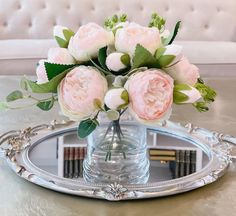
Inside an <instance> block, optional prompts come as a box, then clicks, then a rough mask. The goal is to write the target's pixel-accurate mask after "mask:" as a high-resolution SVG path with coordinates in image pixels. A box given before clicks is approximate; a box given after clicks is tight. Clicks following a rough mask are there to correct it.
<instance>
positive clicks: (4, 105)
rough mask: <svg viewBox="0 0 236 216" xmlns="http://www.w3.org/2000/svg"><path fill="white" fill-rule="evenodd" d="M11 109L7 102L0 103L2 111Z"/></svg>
mask: <svg viewBox="0 0 236 216" xmlns="http://www.w3.org/2000/svg"><path fill="white" fill-rule="evenodd" d="M8 109H9V107H8V105H7V103H6V102H0V111H6V110H8Z"/></svg>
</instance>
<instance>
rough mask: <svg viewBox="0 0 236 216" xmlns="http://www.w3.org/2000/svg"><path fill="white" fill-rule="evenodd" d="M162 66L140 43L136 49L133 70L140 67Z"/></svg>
mask: <svg viewBox="0 0 236 216" xmlns="http://www.w3.org/2000/svg"><path fill="white" fill-rule="evenodd" d="M143 66H146V67H153V68H160V65H159V64H158V62H157V59H156V58H155V57H154V56H153V55H152V54H151V53H150V52H149V51H148V50H147V49H145V48H144V47H143V46H141V45H140V44H138V45H137V46H136V49H135V53H134V58H133V66H132V68H131V69H132V70H133V69H135V68H139V67H143Z"/></svg>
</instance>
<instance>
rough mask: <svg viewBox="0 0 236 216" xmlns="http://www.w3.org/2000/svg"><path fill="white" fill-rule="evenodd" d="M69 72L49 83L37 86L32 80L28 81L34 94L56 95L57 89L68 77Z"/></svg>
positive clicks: (61, 74)
mask: <svg viewBox="0 0 236 216" xmlns="http://www.w3.org/2000/svg"><path fill="white" fill-rule="evenodd" d="M68 72H69V70H67V71H64V72H63V73H60V74H59V75H57V76H56V77H54V78H53V79H51V80H50V81H49V82H47V83H43V84H37V83H36V82H33V81H31V80H27V79H26V81H27V84H28V86H29V87H30V89H31V90H32V92H34V93H56V92H57V87H58V85H59V84H60V82H61V80H62V79H63V78H64V77H65V76H66V74H67V73H68Z"/></svg>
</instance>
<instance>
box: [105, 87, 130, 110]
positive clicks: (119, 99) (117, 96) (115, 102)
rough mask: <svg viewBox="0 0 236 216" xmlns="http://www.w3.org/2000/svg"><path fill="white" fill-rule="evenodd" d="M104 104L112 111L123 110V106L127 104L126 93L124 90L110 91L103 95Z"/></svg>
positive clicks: (115, 89)
mask: <svg viewBox="0 0 236 216" xmlns="http://www.w3.org/2000/svg"><path fill="white" fill-rule="evenodd" d="M104 102H105V104H106V106H107V107H108V108H109V109H112V110H119V109H121V108H124V107H123V106H125V105H127V104H128V102H129V97H128V92H127V91H126V89H124V88H114V89H110V90H109V91H108V92H107V93H106V95H105V99H104Z"/></svg>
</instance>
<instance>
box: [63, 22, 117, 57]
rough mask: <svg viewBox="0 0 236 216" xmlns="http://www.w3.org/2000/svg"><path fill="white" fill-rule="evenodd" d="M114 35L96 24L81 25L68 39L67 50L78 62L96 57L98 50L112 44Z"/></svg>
mask: <svg viewBox="0 0 236 216" xmlns="http://www.w3.org/2000/svg"><path fill="white" fill-rule="evenodd" d="M113 42H114V35H113V33H112V32H111V31H107V30H105V29H104V28H103V27H101V26H99V25H98V24H96V23H88V24H86V25H82V26H81V27H80V28H79V30H78V32H77V33H76V34H75V35H74V36H73V37H72V38H71V39H70V43H69V46H68V49H69V51H70V53H71V55H73V56H74V58H75V59H76V60H78V61H88V60H89V59H90V58H94V57H97V55H98V51H99V49H100V48H102V47H105V46H108V45H111V44H113Z"/></svg>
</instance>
